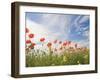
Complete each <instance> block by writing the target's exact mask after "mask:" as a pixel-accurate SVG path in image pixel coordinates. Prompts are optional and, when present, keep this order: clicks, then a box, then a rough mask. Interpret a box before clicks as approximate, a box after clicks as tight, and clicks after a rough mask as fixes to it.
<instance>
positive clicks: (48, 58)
mask: <svg viewBox="0 0 100 80" xmlns="http://www.w3.org/2000/svg"><path fill="white" fill-rule="evenodd" d="M81 64H89V50H88V49H87V50H85V51H77V52H72V53H70V52H63V53H62V55H57V54H55V55H54V54H51V53H46V52H44V51H42V52H41V54H38V53H36V52H33V53H27V54H26V67H38V66H61V65H81Z"/></svg>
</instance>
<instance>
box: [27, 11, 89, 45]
mask: <svg viewBox="0 0 100 80" xmlns="http://www.w3.org/2000/svg"><path fill="white" fill-rule="evenodd" d="M89 18H90V17H89V15H77V14H50V13H34V12H32V13H31V12H26V21H27V20H28V21H31V23H35V24H37V25H39V26H38V27H37V30H39V29H41V28H42V29H44V30H45V32H48V35H47V34H46V33H43V34H46V36H48V38H49V39H58V40H62V41H64V40H71V41H74V42H78V43H80V44H83V45H84V46H86V47H89V28H90V23H89V22H90V19H89ZM28 24H29V23H28V22H27V24H26V25H27V26H30V25H28ZM33 27H34V26H33ZM33 29H34V28H33ZM35 29H36V28H35ZM33 32H35V31H34V30H33ZM40 32H41V30H40ZM42 32H43V31H42ZM42 32H41V34H42ZM44 36H45V35H44Z"/></svg>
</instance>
